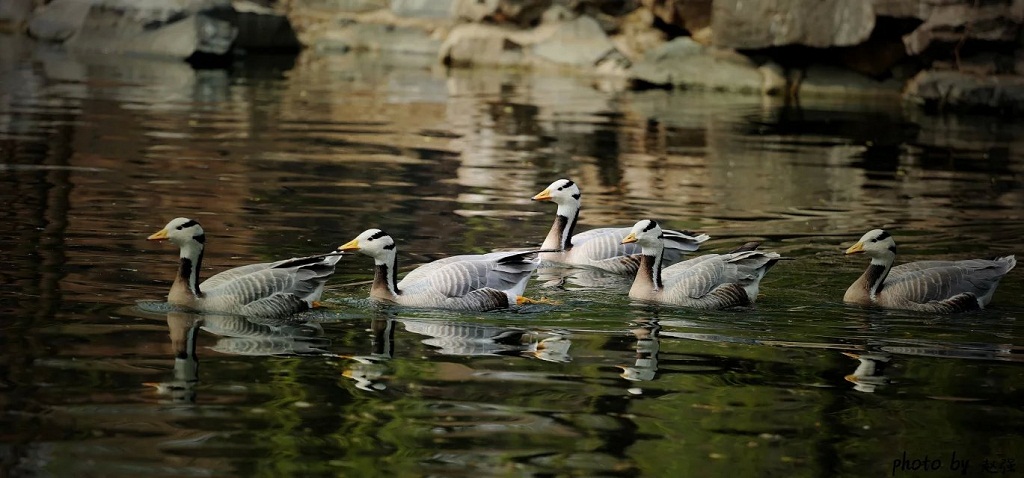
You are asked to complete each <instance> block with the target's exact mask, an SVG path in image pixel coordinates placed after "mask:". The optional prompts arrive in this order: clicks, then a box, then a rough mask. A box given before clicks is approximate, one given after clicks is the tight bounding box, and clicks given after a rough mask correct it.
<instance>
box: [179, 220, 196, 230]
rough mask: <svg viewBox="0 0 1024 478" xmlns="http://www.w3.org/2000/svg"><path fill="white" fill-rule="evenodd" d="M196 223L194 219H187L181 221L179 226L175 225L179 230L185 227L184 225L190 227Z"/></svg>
mask: <svg viewBox="0 0 1024 478" xmlns="http://www.w3.org/2000/svg"><path fill="white" fill-rule="evenodd" d="M198 225H199V223H198V222H196V220H195V219H189V220H188V222H185V223H182V224H181V225H180V226H178V227H177V229H178V230H179V231H180V230H182V229H185V228H186V227H192V226H198Z"/></svg>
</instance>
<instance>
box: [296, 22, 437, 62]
mask: <svg viewBox="0 0 1024 478" xmlns="http://www.w3.org/2000/svg"><path fill="white" fill-rule="evenodd" d="M315 47H316V48H317V49H318V50H320V51H339V52H345V51H352V50H354V51H372V52H386V53H402V54H417V55H429V56H435V55H437V52H438V50H439V49H440V48H441V40H439V39H437V38H434V37H433V36H431V35H430V33H429V32H427V31H426V30H424V29H422V28H417V27H414V26H397V25H389V24H383V23H350V24H347V25H344V26H340V27H338V28H336V29H335V30H334V31H333V32H332V34H331V35H330V37H327V38H323V39H321V40H320V41H319V42H318V43H317V44H316V45H315Z"/></svg>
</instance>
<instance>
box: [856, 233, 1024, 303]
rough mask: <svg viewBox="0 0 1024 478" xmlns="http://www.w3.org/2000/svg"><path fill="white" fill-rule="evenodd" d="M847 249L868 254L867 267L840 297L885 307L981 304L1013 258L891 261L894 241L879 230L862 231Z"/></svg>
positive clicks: (989, 298) (988, 297)
mask: <svg viewBox="0 0 1024 478" xmlns="http://www.w3.org/2000/svg"><path fill="white" fill-rule="evenodd" d="M846 253H847V254H865V255H867V256H868V257H870V258H871V263H870V264H869V265H868V269H867V270H866V271H864V273H863V274H861V276H860V278H859V279H857V280H856V282H854V283H853V285H851V286H850V288H849V289H846V295H844V296H843V301H844V302H847V303H851V304H860V305H877V306H880V307H884V308H888V309H905V310H920V311H925V312H960V311H965V310H974V309H982V308H984V307H985V305H987V304H988V303H989V301H991V300H992V294H993V293H995V291H996V286H998V285H999V280H1000V279H1002V278H1003V276H1004V275H1006V273H1007V272H1009V271H1010V269H1013V266H1015V265H1017V259H1015V258H1014V257H1013V256H1006V257H999V258H997V259H993V260H988V259H968V260H962V261H918V262H909V263H906V264H900V265H898V266H896V267H893V262H895V261H896V241H894V240H893V238H892V236H891V235H890V234H889V233H888V232H886V231H884V230H882V229H875V230H872V231H869V232H868V233H867V234H864V236H862V237H861V238H860V240H859V241H857V243H856V244H854V245H852V246H850V248H849V249H847V250H846Z"/></svg>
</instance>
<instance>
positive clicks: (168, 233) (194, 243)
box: [146, 217, 206, 254]
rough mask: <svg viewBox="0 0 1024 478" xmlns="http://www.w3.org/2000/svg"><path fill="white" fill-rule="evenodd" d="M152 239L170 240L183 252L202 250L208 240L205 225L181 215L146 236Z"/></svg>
mask: <svg viewBox="0 0 1024 478" xmlns="http://www.w3.org/2000/svg"><path fill="white" fill-rule="evenodd" d="M146 239H147V240H150V241H170V242H171V244H174V245H176V246H178V247H180V248H181V250H182V254H184V253H186V252H189V251H192V250H193V249H195V250H202V248H203V244H204V243H205V242H206V234H205V233H204V232H203V226H200V225H199V223H198V222H196V221H195V220H193V219H189V218H187V217H179V218H175V219H173V220H171V222H169V223H167V225H166V226H164V228H163V229H161V230H159V231H157V232H155V233H153V235H151V236H149V237H147V238H146Z"/></svg>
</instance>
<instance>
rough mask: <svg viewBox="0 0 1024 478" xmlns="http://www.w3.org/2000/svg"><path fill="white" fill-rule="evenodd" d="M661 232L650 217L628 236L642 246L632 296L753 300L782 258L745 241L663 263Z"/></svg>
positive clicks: (702, 302) (702, 304) (669, 300)
mask: <svg viewBox="0 0 1024 478" xmlns="http://www.w3.org/2000/svg"><path fill="white" fill-rule="evenodd" d="M661 235H662V230H661V227H659V226H658V224H657V223H656V222H654V221H651V220H647V219H645V220H642V221H640V222H637V223H636V225H635V226H633V229H632V230H631V231H630V233H629V234H628V235H627V236H626V237H625V238H624V239H623V242H626V243H634V242H635V243H637V244H639V245H640V246H641V247H642V248H643V253H642V260H641V264H640V268H639V270H638V271H637V275H636V278H635V279H634V280H633V286H632V287H630V289H629V296H630V297H631V298H634V299H640V300H649V301H654V302H661V303H666V304H673V305H681V306H685V307H692V308H698V309H722V308H726V307H733V306H738V305H749V304H752V303H754V302H755V301H756V300H757V295H758V292H759V287H760V282H761V279H762V278H763V277H764V275H765V274H766V273H767V272H768V270H769V269H771V268H772V266H774V265H775V263H776V262H778V261H779V259H781V257H780V256H779V254H777V253H774V252H763V251H758V250H746V249H749V248H750V247H751V246H749V245H745V246H744V247H743V248H741V249H744V250H740V252H734V253H728V254H705V255H702V256H698V257H695V258H693V259H690V260H687V261H683V262H680V263H678V264H675V265H672V266H669V267H666V268H664V269H662V267H663V264H664V261H663V260H662V252H663V247H664V246H663V245H662V244H663V242H662V238H661Z"/></svg>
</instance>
